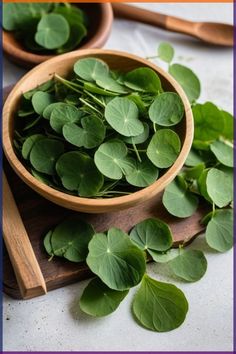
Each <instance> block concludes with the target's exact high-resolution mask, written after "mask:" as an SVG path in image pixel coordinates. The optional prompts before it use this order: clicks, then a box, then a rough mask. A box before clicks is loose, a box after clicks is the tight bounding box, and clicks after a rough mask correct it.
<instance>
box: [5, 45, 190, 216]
mask: <svg viewBox="0 0 236 354" xmlns="http://www.w3.org/2000/svg"><path fill="white" fill-rule="evenodd" d="M90 56H93V57H97V58H100V59H102V60H104V61H105V62H106V63H107V64H108V65H109V66H110V68H111V69H120V70H122V71H128V70H132V69H135V68H138V67H141V66H148V67H149V68H151V69H153V70H155V71H156V72H157V73H158V75H159V76H160V78H161V81H162V85H163V88H164V89H165V90H168V91H173V92H177V93H178V94H179V95H180V97H181V99H182V101H183V104H184V109H185V114H184V118H183V119H182V121H181V122H180V123H179V124H178V126H177V127H178V134H179V136H180V139H181V142H182V149H181V152H180V154H179V156H178V158H177V160H176V161H175V163H174V164H173V165H172V166H171V167H170V168H169V169H168V170H167V171H166V173H165V174H163V175H162V176H161V177H160V178H159V179H158V180H157V181H156V182H154V183H153V184H152V185H150V186H148V187H146V188H143V189H141V190H139V191H137V192H134V193H132V194H130V195H127V196H122V197H115V198H110V199H92V198H81V197H77V196H71V195H69V194H66V193H62V192H59V191H57V190H55V189H53V188H51V187H48V186H47V185H45V184H43V183H41V182H39V181H38V180H37V179H35V178H34V177H33V176H32V175H31V174H30V173H29V172H28V171H27V169H26V168H25V167H24V166H23V164H22V163H21V162H20V161H19V159H18V158H17V156H16V154H15V152H14V149H13V143H12V139H13V131H14V117H15V113H16V111H17V108H18V105H19V100H20V98H21V96H22V94H23V93H24V92H26V91H28V90H30V89H33V88H35V87H36V86H37V85H40V84H42V83H43V82H45V81H47V80H49V79H50V78H52V77H53V75H54V73H55V72H56V73H58V74H59V75H61V76H67V75H68V74H69V73H70V71H71V70H72V67H73V64H74V63H75V61H76V60H78V59H80V58H84V57H90ZM192 139H193V117H192V111H191V106H190V104H189V101H188V99H187V97H186V95H185V93H184V91H183V90H182V88H181V87H180V85H179V84H178V83H177V82H176V81H175V80H174V79H173V78H172V77H171V76H170V75H169V74H168V73H166V72H165V71H163V70H162V69H160V68H159V67H157V66H156V65H154V64H152V63H150V62H149V61H147V60H145V59H142V58H139V57H137V56H135V55H131V54H128V53H124V52H118V51H113V50H95V49H93V50H81V51H79V52H71V53H67V54H63V55H61V56H58V57H55V58H53V59H50V60H48V61H47V62H45V63H42V64H40V65H38V66H37V67H35V68H34V69H32V70H31V71H30V72H28V73H27V74H26V75H25V76H24V77H23V78H22V79H21V80H20V81H19V82H18V83H17V84H16V85H15V87H14V88H13V90H12V91H11V93H10V94H9V96H8V98H7V100H6V102H5V105H4V107H3V148H4V152H5V155H6V157H7V159H8V161H9V163H10V164H11V166H12V168H13V169H14V170H15V172H16V173H17V174H18V176H19V177H20V178H21V179H22V180H23V181H24V182H25V183H26V184H27V185H28V186H30V187H31V188H32V189H34V190H35V191H36V192H38V193H39V194H41V195H42V196H43V197H45V198H46V199H48V200H50V201H52V202H54V203H56V204H58V205H61V206H62V207H65V208H68V209H72V210H77V211H82V212H88V213H103V212H114V211H117V210H122V209H126V208H129V207H132V206H134V205H137V204H139V203H142V202H144V201H146V200H148V199H151V198H153V197H154V196H155V195H157V194H158V193H159V192H161V191H162V190H163V189H164V188H165V187H166V186H167V185H168V184H169V183H170V182H171V181H172V180H173V179H174V178H175V176H176V175H177V174H178V172H179V171H180V169H181V168H182V166H183V164H184V162H185V160H186V158H187V155H188V153H189V150H190V148H191V144H192Z"/></svg>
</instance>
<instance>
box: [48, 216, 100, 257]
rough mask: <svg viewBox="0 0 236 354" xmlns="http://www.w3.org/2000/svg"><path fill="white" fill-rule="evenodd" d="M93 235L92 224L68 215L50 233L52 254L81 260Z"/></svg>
mask: <svg viewBox="0 0 236 354" xmlns="http://www.w3.org/2000/svg"><path fill="white" fill-rule="evenodd" d="M93 235H94V229H93V227H92V225H90V224H88V223H86V222H85V221H82V220H80V219H78V217H70V218H69V219H66V220H65V221H63V222H62V223H60V224H59V225H57V226H56V228H55V229H54V230H53V232H52V235H51V246H52V250H53V254H55V255H56V256H60V257H64V258H66V259H68V260H69V261H71V262H83V261H85V259H86V257H87V254H88V244H89V242H90V240H91V239H92V237H93Z"/></svg>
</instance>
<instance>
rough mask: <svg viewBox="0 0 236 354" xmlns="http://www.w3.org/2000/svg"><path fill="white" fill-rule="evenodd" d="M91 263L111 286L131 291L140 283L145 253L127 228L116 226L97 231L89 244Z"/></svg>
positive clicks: (93, 268) (143, 270) (99, 275)
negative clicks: (133, 240)
mask: <svg viewBox="0 0 236 354" xmlns="http://www.w3.org/2000/svg"><path fill="white" fill-rule="evenodd" d="M87 264H88V266H89V268H90V269H91V270H92V272H94V273H95V274H96V275H97V276H98V277H99V278H100V279H101V280H102V281H103V282H104V283H105V284H106V285H107V286H108V287H109V288H111V289H114V290H127V289H129V288H131V287H133V286H135V285H137V284H138V283H139V282H140V281H141V279H142V277H143V275H144V272H145V269H146V263H145V257H144V253H143V252H142V251H141V250H140V249H139V248H138V247H137V246H135V245H134V244H133V243H132V242H131V241H130V239H129V236H128V235H127V234H126V233H124V232H123V231H121V230H119V229H116V228H112V229H110V230H108V232H107V235H106V234H96V235H95V236H94V237H93V239H92V240H91V241H90V243H89V254H88V257H87Z"/></svg>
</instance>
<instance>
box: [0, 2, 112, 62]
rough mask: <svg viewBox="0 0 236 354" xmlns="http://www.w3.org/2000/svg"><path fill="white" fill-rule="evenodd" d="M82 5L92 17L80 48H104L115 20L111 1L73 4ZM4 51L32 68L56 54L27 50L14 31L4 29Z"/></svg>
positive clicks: (13, 59)
mask: <svg viewBox="0 0 236 354" xmlns="http://www.w3.org/2000/svg"><path fill="white" fill-rule="evenodd" d="M73 5H76V6H78V7H80V8H81V9H82V10H83V11H84V12H85V13H86V14H87V16H88V18H89V19H90V21H89V28H88V35H87V36H86V38H85V39H84V40H83V41H82V42H81V45H80V46H79V48H78V49H87V48H102V47H103V45H104V44H105V43H106V41H107V39H108V37H109V34H110V31H111V27H112V21H113V12H112V7H111V4H109V3H80V4H75V3H74V4H73ZM2 43H3V51H4V53H5V55H6V56H7V57H8V58H9V59H10V60H11V61H13V62H15V63H16V64H19V65H21V66H23V67H26V68H32V67H34V66H35V65H37V64H40V63H42V62H44V61H45V60H48V59H51V58H53V57H55V56H56V55H42V54H35V53H33V52H29V51H27V50H26V49H25V48H24V47H23V46H22V44H21V43H20V42H18V41H17V40H16V39H15V36H14V33H13V32H7V31H4V30H3V31H2Z"/></svg>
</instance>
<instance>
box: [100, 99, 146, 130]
mask: <svg viewBox="0 0 236 354" xmlns="http://www.w3.org/2000/svg"><path fill="white" fill-rule="evenodd" d="M138 115H139V112H138V108H137V106H136V104H135V103H134V102H132V101H130V100H129V99H128V98H120V97H116V98H114V99H113V100H111V101H110V102H109V103H108V104H107V106H106V108H105V118H106V120H107V122H108V123H109V124H110V125H111V127H112V128H113V129H114V130H116V131H117V132H118V133H120V134H121V135H124V136H135V135H140V134H142V133H143V132H144V126H143V123H142V122H141V121H140V120H139V119H138Z"/></svg>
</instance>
